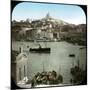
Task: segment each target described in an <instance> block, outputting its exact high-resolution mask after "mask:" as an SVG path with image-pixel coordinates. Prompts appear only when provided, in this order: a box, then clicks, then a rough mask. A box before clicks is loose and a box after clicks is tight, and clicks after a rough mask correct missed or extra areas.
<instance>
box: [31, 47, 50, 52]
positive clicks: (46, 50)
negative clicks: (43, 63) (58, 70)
mask: <svg viewBox="0 0 90 90" xmlns="http://www.w3.org/2000/svg"><path fill="white" fill-rule="evenodd" d="M50 50H51V49H50V48H30V50H29V51H30V52H33V53H50Z"/></svg>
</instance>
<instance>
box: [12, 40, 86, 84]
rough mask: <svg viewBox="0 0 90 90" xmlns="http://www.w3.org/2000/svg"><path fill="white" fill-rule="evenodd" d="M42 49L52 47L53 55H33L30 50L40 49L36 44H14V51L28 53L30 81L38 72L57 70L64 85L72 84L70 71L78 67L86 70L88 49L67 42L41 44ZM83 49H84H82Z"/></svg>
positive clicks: (15, 42) (18, 42)
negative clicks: (72, 55) (71, 55)
mask: <svg viewBox="0 0 90 90" xmlns="http://www.w3.org/2000/svg"><path fill="white" fill-rule="evenodd" d="M39 44H41V46H42V47H50V48H51V53H49V54H45V53H31V52H29V49H30V48H35V47H38V44H37V43H34V42H25V41H23V42H20V41H14V42H12V50H19V47H23V51H24V52H26V53H27V56H28V61H27V68H28V69H27V70H28V72H27V75H28V78H29V79H32V77H33V76H34V75H35V74H36V73H37V72H42V71H52V70H55V71H56V72H57V74H61V75H62V76H63V83H64V84H70V79H71V78H72V75H71V73H70V69H71V68H72V67H74V66H75V65H78V62H79V67H80V68H82V69H83V70H85V69H86V63H87V61H86V47H85V46H79V45H73V44H70V43H67V42H65V41H62V42H39ZM80 48H82V49H80ZM70 54H75V57H69V55H70Z"/></svg>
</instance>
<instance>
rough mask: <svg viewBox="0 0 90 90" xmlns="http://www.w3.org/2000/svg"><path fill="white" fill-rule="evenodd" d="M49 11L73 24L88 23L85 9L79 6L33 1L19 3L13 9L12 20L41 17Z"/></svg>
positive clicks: (55, 16) (57, 17) (52, 15)
mask: <svg viewBox="0 0 90 90" xmlns="http://www.w3.org/2000/svg"><path fill="white" fill-rule="evenodd" d="M48 12H49V13H50V16H51V17H53V18H56V19H61V20H63V21H66V22H69V23H72V24H81V23H86V16H85V14H84V11H83V10H82V9H81V8H80V7H79V6H75V5H62V4H45V3H31V2H23V3H20V4H18V5H17V6H16V7H15V8H14V10H13V13H12V20H17V21H20V20H26V19H27V18H29V19H41V18H43V17H45V16H46V14H47V13H48Z"/></svg>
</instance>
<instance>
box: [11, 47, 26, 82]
mask: <svg viewBox="0 0 90 90" xmlns="http://www.w3.org/2000/svg"><path fill="white" fill-rule="evenodd" d="M20 50H21V48H20ZM11 76H12V78H13V80H14V81H15V82H16V83H19V81H22V80H25V78H26V77H27V55H26V54H25V53H23V52H18V51H12V56H11ZM25 82H26V81H25Z"/></svg>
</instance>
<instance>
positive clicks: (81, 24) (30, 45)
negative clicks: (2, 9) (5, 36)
mask: <svg viewBox="0 0 90 90" xmlns="http://www.w3.org/2000/svg"><path fill="white" fill-rule="evenodd" d="M86 84H87V6H86V5H74V4H60V3H58V4H57V3H41V2H30V1H24V2H21V1H11V88H12V89H23V88H41V87H58V86H59V87H62V86H76V85H86Z"/></svg>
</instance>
